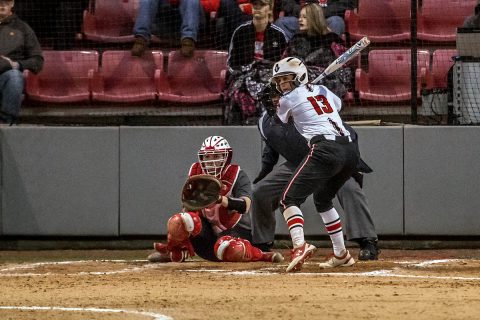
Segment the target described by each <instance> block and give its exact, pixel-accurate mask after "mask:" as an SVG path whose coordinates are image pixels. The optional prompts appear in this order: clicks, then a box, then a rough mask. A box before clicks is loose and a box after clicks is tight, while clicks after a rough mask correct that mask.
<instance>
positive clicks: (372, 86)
mask: <svg viewBox="0 0 480 320" xmlns="http://www.w3.org/2000/svg"><path fill="white" fill-rule="evenodd" d="M410 54H411V53H410V49H398V50H372V51H370V52H369V53H368V72H365V71H364V70H362V69H357V71H356V74H355V89H356V90H357V91H358V93H359V97H360V100H369V101H379V102H400V101H407V100H410V98H411V82H410V79H411V70H410V68H411V60H410V58H411V57H410ZM417 61H418V64H417V65H418V67H417V70H418V71H417V72H418V75H417V82H418V92H417V96H418V97H420V90H421V83H423V82H425V81H426V80H425V78H426V74H427V71H428V69H429V66H430V53H429V52H428V51H423V50H419V51H418V56H417Z"/></svg>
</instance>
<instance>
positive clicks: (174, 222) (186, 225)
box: [167, 212, 202, 246]
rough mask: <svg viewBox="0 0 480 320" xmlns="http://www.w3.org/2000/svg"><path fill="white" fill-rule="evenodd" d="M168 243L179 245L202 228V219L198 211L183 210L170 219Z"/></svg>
mask: <svg viewBox="0 0 480 320" xmlns="http://www.w3.org/2000/svg"><path fill="white" fill-rule="evenodd" d="M167 230H168V245H169V246H177V245H179V244H181V243H183V242H184V241H185V240H188V238H189V237H190V236H192V237H194V236H196V235H198V234H199V233H200V231H201V230H202V220H201V219H200V217H199V216H198V213H196V212H181V213H177V214H174V215H173V216H171V217H170V219H168V223H167Z"/></svg>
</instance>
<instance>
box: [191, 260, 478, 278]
mask: <svg viewBox="0 0 480 320" xmlns="http://www.w3.org/2000/svg"><path fill="white" fill-rule="evenodd" d="M460 261H463V260H461V259H438V260H427V261H423V262H418V261H396V262H395V263H398V264H406V265H407V266H409V267H410V266H413V267H420V268H424V267H428V266H431V265H435V264H443V263H449V262H460ZM309 264H312V263H309ZM397 270H398V269H397V268H394V269H384V270H374V271H368V272H319V273H316V272H309V273H307V272H295V273H289V274H288V275H291V276H312V275H315V276H334V277H344V276H351V277H392V278H416V279H436V280H473V281H480V277H463V276H431V275H408V274H398V273H394V272H395V271H397ZM183 271H184V272H207V273H208V272H209V273H221V274H227V275H233V276H266V275H274V274H281V273H283V270H279V269H278V268H276V269H275V268H271V267H270V268H263V269H259V270H249V271H233V270H222V269H205V268H202V269H188V270H183Z"/></svg>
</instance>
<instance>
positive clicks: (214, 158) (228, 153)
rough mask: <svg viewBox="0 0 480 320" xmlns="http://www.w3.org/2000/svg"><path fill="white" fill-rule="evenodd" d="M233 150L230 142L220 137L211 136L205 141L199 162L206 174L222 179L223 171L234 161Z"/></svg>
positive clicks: (199, 155) (199, 152)
mask: <svg viewBox="0 0 480 320" xmlns="http://www.w3.org/2000/svg"><path fill="white" fill-rule="evenodd" d="M232 154H233V151H232V148H231V147H230V144H229V143H228V141H227V140H226V139H225V138H223V137H220V136H211V137H208V138H206V139H205V141H203V143H202V146H201V148H200V151H198V160H199V162H200V165H201V166H202V171H203V173H205V174H209V175H212V176H215V177H217V178H221V175H222V172H223V169H225V167H226V166H228V165H229V164H230V162H231V161H232Z"/></svg>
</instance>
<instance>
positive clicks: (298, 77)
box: [271, 57, 308, 93]
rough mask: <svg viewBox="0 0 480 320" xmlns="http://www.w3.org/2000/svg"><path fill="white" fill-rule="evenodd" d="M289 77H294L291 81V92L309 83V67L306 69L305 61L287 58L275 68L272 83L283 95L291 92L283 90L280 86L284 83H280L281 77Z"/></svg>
mask: <svg viewBox="0 0 480 320" xmlns="http://www.w3.org/2000/svg"><path fill="white" fill-rule="evenodd" d="M287 75H293V77H292V80H290V82H291V84H292V87H291V89H290V90H293V89H294V88H296V87H298V86H300V85H302V84H307V83H308V72H307V67H305V64H304V63H303V61H302V60H300V59H298V58H294V57H287V58H284V59H282V60H280V61H278V62H277V63H275V64H274V66H273V76H272V79H271V81H272V82H273V83H274V84H275V86H276V88H277V90H278V91H280V92H283V93H286V91H290V90H282V88H281V86H280V84H281V83H282V82H281V81H279V77H284V76H287ZM283 82H285V81H283Z"/></svg>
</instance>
